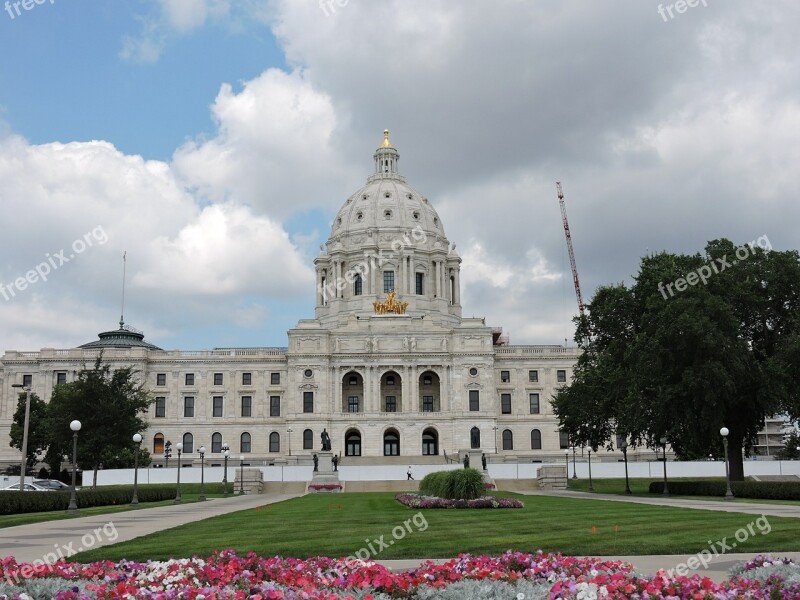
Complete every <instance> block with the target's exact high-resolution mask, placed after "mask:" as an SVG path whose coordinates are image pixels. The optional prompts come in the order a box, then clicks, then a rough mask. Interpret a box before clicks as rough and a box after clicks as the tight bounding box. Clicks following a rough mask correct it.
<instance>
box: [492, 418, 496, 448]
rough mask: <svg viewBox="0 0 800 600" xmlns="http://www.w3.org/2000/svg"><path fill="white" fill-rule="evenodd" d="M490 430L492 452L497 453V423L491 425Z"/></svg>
mask: <svg viewBox="0 0 800 600" xmlns="http://www.w3.org/2000/svg"><path fill="white" fill-rule="evenodd" d="M492 431H494V453H495V454H497V425H495V426H494V427H492Z"/></svg>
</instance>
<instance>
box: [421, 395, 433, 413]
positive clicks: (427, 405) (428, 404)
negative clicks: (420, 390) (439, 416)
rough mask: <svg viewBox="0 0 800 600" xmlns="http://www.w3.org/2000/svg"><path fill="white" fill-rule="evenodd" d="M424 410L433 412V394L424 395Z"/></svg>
mask: <svg viewBox="0 0 800 600" xmlns="http://www.w3.org/2000/svg"><path fill="white" fill-rule="evenodd" d="M422 412H433V396H423V397H422Z"/></svg>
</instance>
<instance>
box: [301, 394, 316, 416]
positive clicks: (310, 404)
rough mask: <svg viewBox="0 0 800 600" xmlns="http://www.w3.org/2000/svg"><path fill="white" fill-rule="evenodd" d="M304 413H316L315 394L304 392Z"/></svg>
mask: <svg viewBox="0 0 800 600" xmlns="http://www.w3.org/2000/svg"><path fill="white" fill-rule="evenodd" d="M303 412H304V413H313V412H314V392H303Z"/></svg>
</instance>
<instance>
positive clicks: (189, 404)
mask: <svg viewBox="0 0 800 600" xmlns="http://www.w3.org/2000/svg"><path fill="white" fill-rule="evenodd" d="M183 416H184V417H193V416H194V396H186V397H185V398H184V399H183Z"/></svg>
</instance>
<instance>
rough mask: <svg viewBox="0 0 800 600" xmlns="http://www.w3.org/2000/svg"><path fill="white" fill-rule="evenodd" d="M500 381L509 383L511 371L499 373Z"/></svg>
mask: <svg viewBox="0 0 800 600" xmlns="http://www.w3.org/2000/svg"><path fill="white" fill-rule="evenodd" d="M500 381H501V382H503V383H508V382H510V381H511V371H500Z"/></svg>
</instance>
